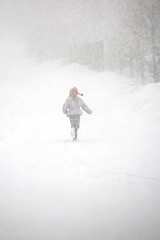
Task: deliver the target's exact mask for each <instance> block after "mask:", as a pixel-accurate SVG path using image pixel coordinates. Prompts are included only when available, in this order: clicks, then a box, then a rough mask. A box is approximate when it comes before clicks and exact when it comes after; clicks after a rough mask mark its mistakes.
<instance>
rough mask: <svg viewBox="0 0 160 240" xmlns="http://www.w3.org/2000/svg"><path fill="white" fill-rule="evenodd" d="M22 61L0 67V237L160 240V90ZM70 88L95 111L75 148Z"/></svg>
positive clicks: (83, 123)
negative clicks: (67, 111)
mask: <svg viewBox="0 0 160 240" xmlns="http://www.w3.org/2000/svg"><path fill="white" fill-rule="evenodd" d="M23 58H24V57H23V55H21V57H17V59H16V61H14V64H12V61H10V62H8V61H9V60H8V61H6V62H5V63H3V62H2V63H1V66H2V65H3V70H2V72H1V79H0V183H1V184H0V191H1V199H0V212H1V216H0V225H1V230H0V238H1V239H3V240H10V239H14V240H17V239H21V240H28V239H30V240H32V239H34V240H35V239H37V240H40V239H44V240H46V239H47V240H51V239H54V240H66V239H69V240H72V239H73V240H75V239H76V240H91V239H92V240H106V239H109V240H119V239H123V240H142V239H145V240H151V239H152V240H158V239H159V234H160V230H159V228H158V227H157V225H156V224H157V222H158V221H159V217H160V209H159V201H160V177H159V176H160V163H159V160H160V146H159V139H160V112H159V106H160V94H159V93H160V84H148V85H146V86H142V85H134V84H133V85H131V84H129V83H130V80H129V79H124V78H123V77H122V76H118V75H117V74H115V73H97V72H94V71H91V70H88V69H87V68H84V67H81V66H79V65H76V64H71V65H65V64H62V63H61V62H49V63H45V64H41V65H34V66H33V65H32V64H30V61H29V62H28V60H26V59H25V60H23ZM7 67H8V68H7ZM73 86H77V87H78V89H79V91H80V92H83V93H84V97H83V100H84V101H85V102H86V104H88V106H89V107H90V108H91V109H92V110H93V114H92V115H87V114H85V113H84V114H83V116H82V117H81V126H80V130H79V136H78V141H77V142H72V141H71V136H70V125H69V120H68V118H67V117H66V116H65V115H63V114H62V105H63V103H64V101H65V99H66V98H67V96H68V92H69V89H70V88H71V87H73Z"/></svg>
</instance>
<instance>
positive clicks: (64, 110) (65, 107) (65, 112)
mask: <svg viewBox="0 0 160 240" xmlns="http://www.w3.org/2000/svg"><path fill="white" fill-rule="evenodd" d="M68 107H69V104H68V98H67V99H66V101H65V103H64V104H63V108H62V112H63V113H64V114H67V110H68Z"/></svg>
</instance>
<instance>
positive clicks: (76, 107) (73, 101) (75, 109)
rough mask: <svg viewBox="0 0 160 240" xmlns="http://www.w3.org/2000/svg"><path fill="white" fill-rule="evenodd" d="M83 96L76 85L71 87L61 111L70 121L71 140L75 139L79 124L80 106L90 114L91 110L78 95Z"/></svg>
mask: <svg viewBox="0 0 160 240" xmlns="http://www.w3.org/2000/svg"><path fill="white" fill-rule="evenodd" d="M78 94H79V95H80V96H83V94H80V93H79V92H78V89H77V88H76V87H74V88H72V89H71V90H70V92H69V97H68V98H67V99H66V101H65V103H64V105H63V109H62V111H63V113H65V114H66V115H67V117H69V119H70V123H71V135H72V137H73V140H77V131H78V128H79V124H80V116H81V115H82V111H81V108H82V109H83V110H84V111H85V112H86V113H88V114H91V113H92V111H91V109H89V107H88V106H87V105H86V104H85V103H84V101H83V100H82V99H81V98H80V97H79V96H78Z"/></svg>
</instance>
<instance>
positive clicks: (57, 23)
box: [0, 0, 118, 58]
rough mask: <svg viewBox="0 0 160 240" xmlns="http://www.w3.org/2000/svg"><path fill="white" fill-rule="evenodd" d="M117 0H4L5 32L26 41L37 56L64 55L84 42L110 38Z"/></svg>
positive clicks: (2, 12)
mask: <svg viewBox="0 0 160 240" xmlns="http://www.w3.org/2000/svg"><path fill="white" fill-rule="evenodd" d="M116 2H117V1H116V0H114V1H109V0H105V1H104V0H99V1H97V0H86V1H85V0H79V1H76V0H68V1H67V0H61V1H58V0H45V1H44V0H36V1H32V0H23V1H21V0H15V1H12V0H6V1H5V0H2V1H1V3H0V5H1V7H0V15H1V24H0V25H1V35H2V36H3V38H9V39H11V40H16V41H19V42H21V43H24V44H25V45H27V47H28V50H29V51H30V53H31V54H35V55H36V56H39V57H43V55H47V56H50V57H52V58H54V57H55V58H57V57H58V58H63V57H66V55H67V56H68V55H69V54H70V53H71V51H74V50H75V49H76V48H79V47H80V46H81V45H83V44H86V43H90V42H94V41H99V40H102V38H104V37H105V38H107V37H108V36H109V35H110V34H111V33H113V32H114V31H115V28H114V27H117V25H118V15H117V11H118V5H116ZM104 29H105V32H104Z"/></svg>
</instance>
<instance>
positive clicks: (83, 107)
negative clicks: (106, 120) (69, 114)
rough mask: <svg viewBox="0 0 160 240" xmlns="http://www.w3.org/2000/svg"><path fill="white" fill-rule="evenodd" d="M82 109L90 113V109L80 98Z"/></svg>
mask: <svg viewBox="0 0 160 240" xmlns="http://www.w3.org/2000/svg"><path fill="white" fill-rule="evenodd" d="M81 107H82V109H83V110H84V111H85V112H86V113H88V114H91V113H92V110H91V109H90V108H89V107H88V106H87V105H86V104H85V103H84V102H83V100H82V105H81Z"/></svg>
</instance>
